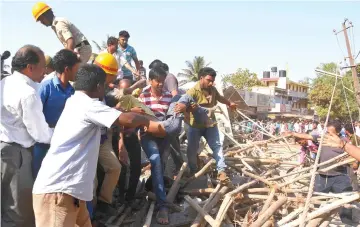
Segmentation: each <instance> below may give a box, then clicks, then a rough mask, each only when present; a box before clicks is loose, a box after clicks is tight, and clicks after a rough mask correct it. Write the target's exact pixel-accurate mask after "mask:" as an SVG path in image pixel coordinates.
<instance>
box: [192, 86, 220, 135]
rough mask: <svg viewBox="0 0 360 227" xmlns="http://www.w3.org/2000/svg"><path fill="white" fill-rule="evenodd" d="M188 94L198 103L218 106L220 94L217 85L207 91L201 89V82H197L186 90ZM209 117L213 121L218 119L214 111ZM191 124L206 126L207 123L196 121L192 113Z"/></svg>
mask: <svg viewBox="0 0 360 227" xmlns="http://www.w3.org/2000/svg"><path fill="white" fill-rule="evenodd" d="M186 94H188V95H190V96H191V97H192V98H193V99H194V101H195V102H196V103H197V104H199V105H200V106H202V107H206V108H212V107H214V106H216V105H217V101H218V98H219V97H220V94H219V92H218V91H217V90H216V88H215V87H210V88H209V90H208V91H205V90H203V89H201V87H200V82H197V83H196V84H195V86H194V87H193V88H191V89H189V90H188V91H187V92H186ZM209 117H210V118H211V120H212V121H213V122H215V121H216V118H215V114H214V112H213V111H212V113H211V115H210V116H209ZM190 126H192V127H194V128H205V125H202V124H198V123H196V122H195V119H194V115H193V114H192V113H190Z"/></svg>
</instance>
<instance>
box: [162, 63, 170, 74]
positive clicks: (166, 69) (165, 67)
mask: <svg viewBox="0 0 360 227" xmlns="http://www.w3.org/2000/svg"><path fill="white" fill-rule="evenodd" d="M163 69H164V70H165V71H167V72H169V66H168V65H167V64H166V63H163Z"/></svg>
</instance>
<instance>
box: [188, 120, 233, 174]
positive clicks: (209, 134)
mask: <svg viewBox="0 0 360 227" xmlns="http://www.w3.org/2000/svg"><path fill="white" fill-rule="evenodd" d="M202 136H203V137H204V138H205V139H206V142H207V143H208V145H209V147H210V148H211V150H212V151H213V157H214V159H215V161H216V167H217V170H218V172H219V171H223V170H225V168H226V164H225V159H224V154H223V148H222V144H221V141H220V134H219V129H218V127H217V126H214V127H211V128H201V129H199V128H194V127H191V126H189V129H188V132H187V140H188V147H187V158H188V164H189V168H190V172H191V173H192V174H193V173H196V172H197V170H198V167H197V155H198V154H197V151H198V150H199V144H200V139H201V137H202Z"/></svg>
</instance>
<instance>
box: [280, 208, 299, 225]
mask: <svg viewBox="0 0 360 227" xmlns="http://www.w3.org/2000/svg"><path fill="white" fill-rule="evenodd" d="M303 210H304V207H299V208H297V209H296V210H294V211H293V212H291V213H290V214H288V215H287V216H285V217H283V218H282V219H281V220H280V221H278V222H277V223H276V224H277V226H281V225H284V224H286V223H288V222H289V221H291V220H293V219H294V218H296V217H297V216H298V215H299V214H300V213H301V212H302V211H303Z"/></svg>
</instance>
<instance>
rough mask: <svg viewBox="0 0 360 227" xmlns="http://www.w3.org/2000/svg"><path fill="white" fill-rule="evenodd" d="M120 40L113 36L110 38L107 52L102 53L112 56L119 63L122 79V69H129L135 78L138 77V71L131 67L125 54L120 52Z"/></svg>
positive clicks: (119, 72) (119, 74) (119, 73)
mask: <svg viewBox="0 0 360 227" xmlns="http://www.w3.org/2000/svg"><path fill="white" fill-rule="evenodd" d="M118 46H119V45H118V39H116V38H115V37H113V36H110V37H109V38H108V40H107V48H106V49H105V50H103V51H102V52H101V53H109V54H112V55H113V56H114V57H115V58H116V60H117V62H118V68H119V69H118V76H120V77H122V76H123V75H122V73H123V72H122V71H121V69H122V67H125V68H126V69H128V70H129V71H131V73H132V74H133V75H135V76H138V75H139V73H138V72H137V70H136V69H135V68H133V67H132V66H131V64H130V63H129V62H128V61H127V60H126V58H125V57H124V56H123V53H122V52H121V51H120V50H119V48H118Z"/></svg>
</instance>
